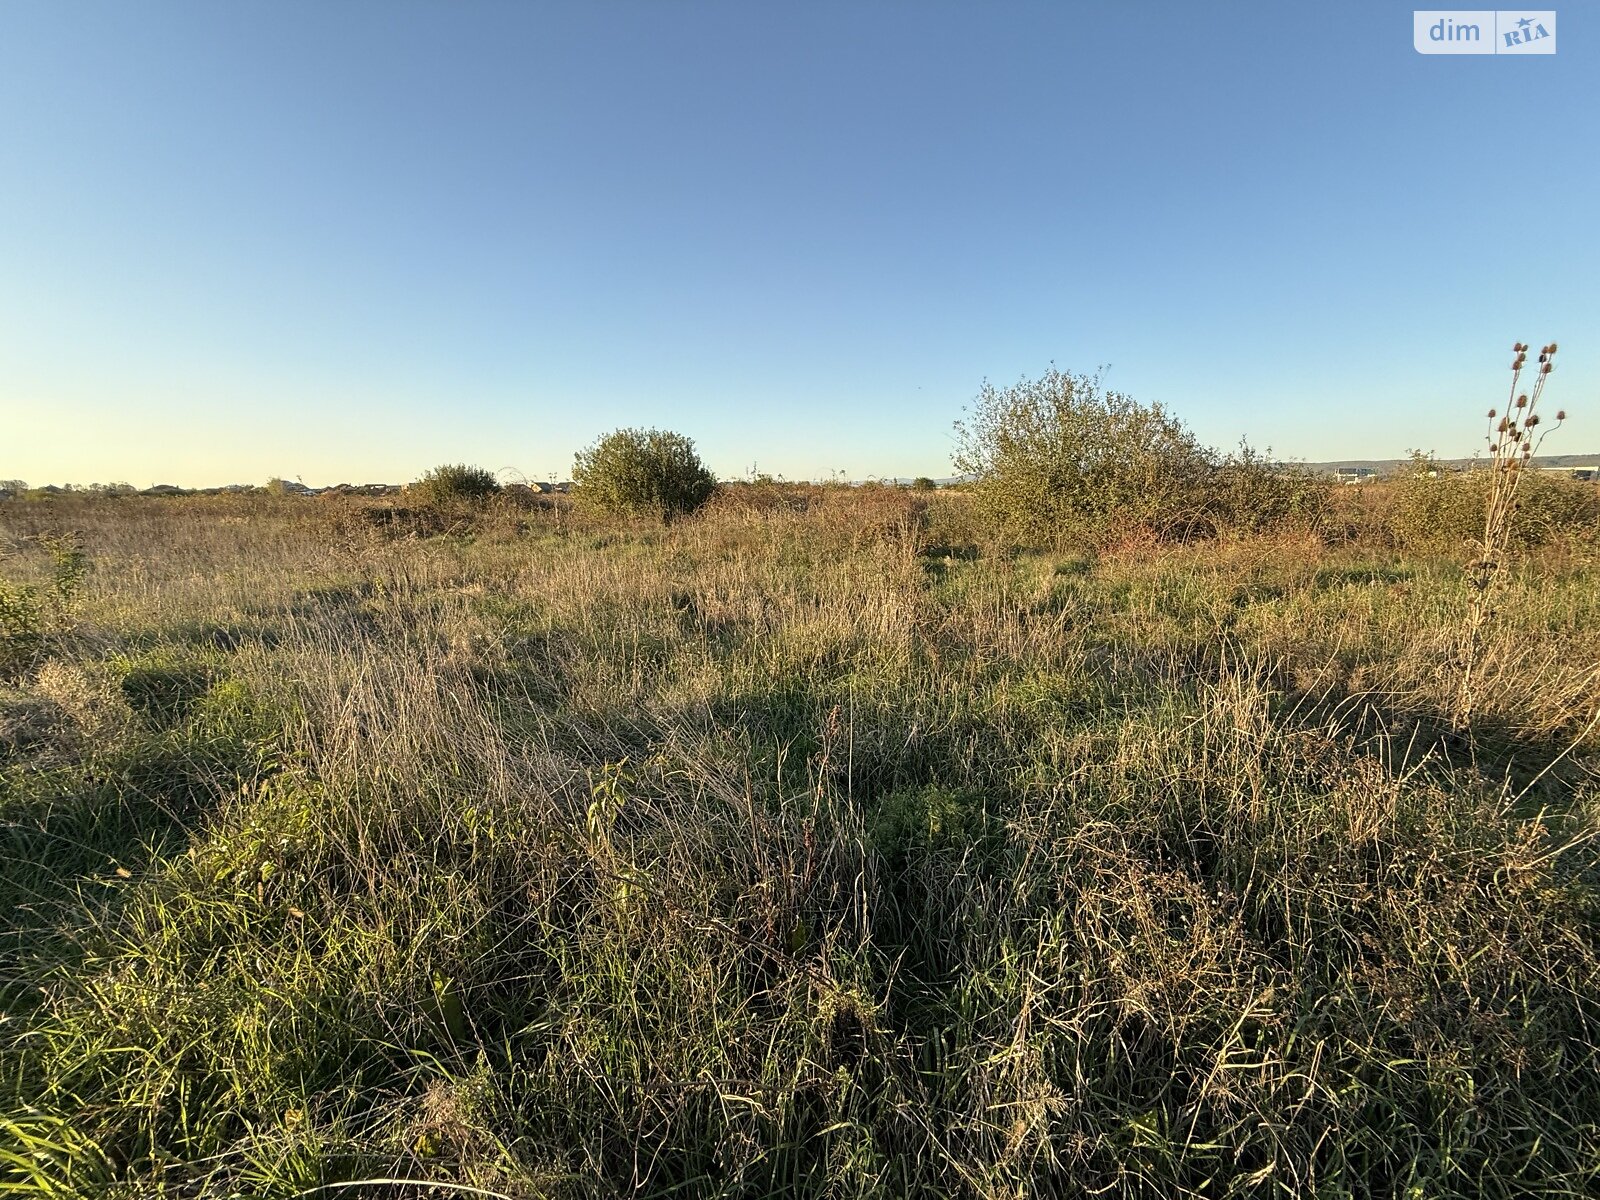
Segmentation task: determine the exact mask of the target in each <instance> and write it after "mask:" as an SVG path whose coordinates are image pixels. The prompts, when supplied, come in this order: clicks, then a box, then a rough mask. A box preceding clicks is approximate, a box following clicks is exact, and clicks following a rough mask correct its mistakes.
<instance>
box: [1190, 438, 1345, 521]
mask: <svg viewBox="0 0 1600 1200" xmlns="http://www.w3.org/2000/svg"><path fill="white" fill-rule="evenodd" d="M1207 491H1208V493H1209V496H1208V508H1209V511H1210V513H1211V518H1212V525H1213V528H1214V529H1216V530H1217V531H1218V532H1221V531H1224V530H1227V531H1230V532H1234V533H1260V532H1263V531H1264V530H1267V529H1271V528H1275V527H1281V526H1284V525H1295V524H1298V525H1303V526H1306V527H1313V526H1317V525H1319V524H1321V522H1322V520H1323V518H1324V517H1326V516H1327V514H1328V510H1329V508H1330V507H1331V504H1332V498H1333V484H1332V482H1331V481H1330V480H1329V479H1328V478H1327V477H1326V476H1321V475H1315V474H1313V473H1312V472H1311V471H1309V470H1307V469H1306V468H1304V467H1300V466H1296V465H1294V464H1284V463H1276V462H1273V461H1272V460H1271V459H1270V458H1269V457H1268V456H1267V455H1264V454H1262V453H1260V452H1259V451H1257V450H1253V449H1252V448H1251V447H1249V446H1248V445H1245V444H1244V443H1242V442H1241V443H1240V445H1239V449H1238V450H1237V451H1235V452H1234V453H1232V454H1230V455H1228V456H1227V457H1226V458H1224V459H1222V460H1221V461H1220V462H1218V463H1217V465H1216V466H1215V468H1214V469H1213V470H1212V471H1211V472H1210V476H1209V483H1208V486H1207Z"/></svg>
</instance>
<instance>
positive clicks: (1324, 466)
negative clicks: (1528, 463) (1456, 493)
mask: <svg viewBox="0 0 1600 1200" xmlns="http://www.w3.org/2000/svg"><path fill="white" fill-rule="evenodd" d="M1410 461H1411V459H1410V458H1409V457H1407V458H1341V459H1337V460H1334V461H1332V462H1313V463H1304V464H1302V465H1304V466H1306V467H1307V468H1309V469H1310V470H1313V471H1319V472H1327V473H1329V474H1331V473H1332V472H1334V471H1342V470H1349V469H1352V468H1356V467H1368V468H1370V469H1372V470H1374V471H1376V472H1377V473H1378V474H1379V475H1388V474H1392V473H1393V472H1395V471H1397V470H1399V469H1400V468H1401V467H1403V466H1405V465H1406V464H1407V463H1409V462H1410ZM1438 461H1439V463H1440V465H1441V466H1447V467H1470V466H1471V465H1472V464H1473V463H1482V462H1486V461H1487V460H1486V459H1484V458H1483V457H1482V456H1479V457H1478V458H1441V459H1439V460H1438ZM1533 465H1534V466H1535V467H1552V468H1560V467H1593V466H1597V465H1600V451H1597V452H1595V453H1593V454H1540V455H1536V456H1535V457H1534V459H1533Z"/></svg>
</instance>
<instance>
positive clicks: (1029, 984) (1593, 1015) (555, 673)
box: [0, 488, 1600, 1197]
mask: <svg viewBox="0 0 1600 1200" xmlns="http://www.w3.org/2000/svg"><path fill="white" fill-rule="evenodd" d="M1343 502H1344V501H1343V499H1342V498H1341V503H1343ZM387 511H388V510H387V507H386V506H385V505H382V504H368V503H366V502H363V501H360V500H356V499H347V500H338V501H311V500H294V499H284V500H260V499H257V500H252V501H248V502H247V501H239V500H230V499H218V500H193V501H176V502H150V501H133V502H113V501H106V502H99V503H84V504H61V505H56V506H51V505H46V504H38V505H20V504H19V505H11V506H7V507H6V509H5V510H4V512H3V513H0V521H3V522H4V525H3V534H0V536H4V537H6V538H9V539H10V547H11V551H12V552H11V554H10V555H9V556H8V557H7V558H6V560H5V570H6V573H7V574H8V575H9V576H10V577H11V578H12V579H13V580H14V581H15V582H16V583H18V584H26V583H31V584H35V585H39V584H43V583H44V582H46V581H47V578H48V564H47V562H46V560H44V559H43V558H42V556H40V555H39V554H38V553H37V551H36V549H34V548H33V545H32V543H31V542H29V540H28V539H30V538H31V537H33V536H35V535H37V534H39V533H52V532H59V531H61V530H62V529H64V528H67V527H71V528H73V529H75V530H77V531H78V532H79V533H80V534H81V536H82V539H83V545H84V547H85V549H86V550H87V552H88V554H89V556H90V561H91V563H92V568H93V569H92V571H91V574H90V575H89V577H88V579H87V580H86V581H85V587H86V590H85V593H84V595H83V598H82V602H81V606H80V607H79V609H78V610H77V612H76V613H75V621H76V623H75V624H74V625H73V626H72V627H71V628H70V629H68V630H64V631H60V632H58V633H56V634H53V635H52V636H51V638H50V639H49V641H48V644H47V645H46V647H45V651H44V654H43V657H42V658H41V659H40V661H39V662H38V663H37V664H36V665H35V666H34V667H33V668H31V669H30V671H29V672H28V674H27V675H26V677H25V678H24V679H23V680H22V681H21V682H20V684H19V686H17V687H14V688H12V689H10V690H9V691H7V692H5V693H4V695H3V699H0V712H3V714H4V721H5V723H4V724H3V725H0V731H4V732H3V740H0V837H4V839H5V845H4V847H3V850H4V853H5V861H6V863H7V871H6V873H5V876H4V878H3V880H0V903H3V904H4V906H5V910H6V911H7V912H9V913H10V914H11V916H10V917H9V919H8V924H7V925H6V926H5V927H4V928H3V929H0V932H3V933H4V935H5V937H4V941H0V1007H3V1009H4V1012H5V1014H6V1016H5V1019H4V1022H3V1023H0V1071H3V1076H0V1087H3V1088H4V1091H3V1093H0V1095H3V1100H0V1181H3V1183H4V1184H5V1185H7V1187H8V1188H9V1190H11V1191H14V1192H16V1193H18V1194H21V1195H38V1196H44V1195H84V1196H91V1195H92V1196H101V1195H108V1194H118V1195H124V1196H163V1195H164V1196H233V1195H239V1196H262V1197H266V1196H273V1197H279V1196H282V1197H288V1196H295V1195H302V1194H305V1193H306V1192H307V1191H309V1190H310V1189H314V1188H318V1187H324V1186H326V1185H332V1184H337V1183H339V1182H341V1181H348V1180H363V1179H387V1180H394V1179H409V1180H422V1181H431V1182H433V1183H438V1184H444V1183H453V1184H461V1185H467V1186H471V1187H476V1188H480V1189H484V1190H487V1191H489V1192H493V1193H496V1194H499V1195H504V1196H517V1197H524V1196H526V1197H535V1196H538V1197H544V1196H573V1197H577V1196H595V1197H600V1196H612V1195H618V1194H632V1195H639V1196H667V1195H695V1196H728V1197H734V1196H741V1197H757V1196H776V1195H818V1196H824V1195H826V1196H888V1195H961V1196H974V1197H978V1196H982V1197H1002V1196H1004V1197H1016V1196H1024V1195H1071V1194H1090V1193H1094V1194H1107V1195H1124V1196H1162V1197H1166V1196H1181V1195H1193V1196H1208V1197H1211V1196H1219V1197H1220V1196H1245V1195H1251V1196H1254V1195H1261V1194H1270V1193H1271V1192H1272V1191H1274V1190H1275V1191H1277V1192H1279V1193H1285V1194H1297V1195H1298V1194H1305V1195H1325V1196H1341V1197H1342V1196H1352V1195H1385V1196H1388V1195H1395V1196H1399V1195H1406V1196H1452V1195H1453V1196H1512V1195H1541V1196H1548V1195H1573V1196H1578V1195H1586V1194H1591V1193H1592V1191H1593V1190H1594V1188H1595V1187H1596V1185H1597V1173H1600V1073H1597V1070H1596V1067H1597V1063H1596V1033H1597V1018H1600V947H1597V946H1596V944H1595V936H1594V930H1595V928H1596V925H1595V920H1594V919H1595V916H1596V912H1595V891H1594V888H1595V882H1596V866H1597V863H1596V858H1595V854H1594V842H1593V834H1594V831H1595V819H1596V817H1597V815H1600V812H1597V805H1596V801H1597V799H1600V789H1597V776H1596V771H1597V766H1600V739H1597V738H1596V736H1595V733H1594V730H1593V727H1592V724H1591V717H1592V714H1593V712H1594V709H1595V705H1596V703H1597V702H1600V678H1597V675H1596V672H1595V669H1594V664H1595V663H1597V662H1600V590H1597V588H1596V586H1595V581H1596V578H1597V572H1600V565H1597V564H1596V563H1595V562H1594V560H1593V558H1592V556H1591V552H1590V551H1589V550H1588V549H1586V548H1585V547H1584V546H1583V545H1582V544H1579V543H1568V544H1565V545H1564V546H1563V547H1561V548H1560V549H1559V551H1556V550H1551V551H1549V552H1548V553H1547V555H1546V557H1544V558H1540V559H1530V560H1529V561H1527V562H1526V563H1525V565H1524V567H1523V569H1522V570H1521V572H1520V573H1516V572H1512V573H1508V578H1507V580H1506V581H1505V583H1504V585H1503V587H1504V588H1505V591H1504V592H1503V593H1502V597H1503V598H1502V606H1501V611H1502V614H1503V618H1502V619H1501V620H1498V621H1497V622H1495V623H1494V625H1493V626H1492V627H1490V628H1489V629H1488V630H1487V631H1486V632H1485V634H1484V639H1485V640H1484V654H1483V657H1482V659H1481V667H1480V674H1479V677H1478V678H1479V683H1480V686H1481V689H1482V702H1481V703H1480V704H1479V705H1477V706H1476V708H1475V712H1474V725H1473V728H1472V730H1471V731H1470V737H1462V736H1456V735H1452V734H1451V733H1450V732H1449V731H1448V726H1449V717H1450V713H1451V709H1452V704H1453V691H1452V687H1453V680H1452V678H1451V677H1450V674H1449V672H1448V670H1446V669H1445V663H1446V660H1447V658H1448V654H1449V652H1450V649H1451V647H1452V646H1453V645H1454V644H1455V643H1454V641H1453V637H1454V630H1455V629H1456V628H1457V626H1458V624H1459V621H1460V619H1461V616H1462V614H1463V611H1464V605H1465V603H1466V601H1465V598H1464V592H1463V589H1462V588H1461V586H1460V573H1461V564H1460V563H1459V562H1458V561H1455V560H1452V559H1450V558H1446V557H1441V558H1430V557H1423V556H1420V555H1416V554H1410V555H1402V554H1399V553H1398V552H1396V551H1393V550H1391V549H1387V548H1385V547H1384V546H1382V545H1379V544H1375V542H1376V539H1373V538H1366V539H1364V540H1363V541H1358V542H1357V543H1355V544H1350V545H1343V546H1340V547H1338V548H1330V547H1329V546H1328V545H1327V544H1325V540H1324V539H1322V538H1318V537H1314V536H1312V535H1310V534H1306V535H1297V536H1293V537H1282V538H1275V539H1264V538H1251V539H1234V540H1226V541H1209V542H1205V543H1197V544H1194V545H1189V546H1179V547H1170V548H1165V549H1160V548H1156V549H1151V548H1142V549H1141V548H1136V547H1129V548H1128V549H1126V550H1125V551H1123V552H1120V553H1112V554H1105V555H1099V556H1083V557H1078V556H1072V555H1061V554H1058V555H1048V556H1041V555H1031V554H1020V555H1019V554H1012V553H1005V552H1001V551H1000V550H999V549H997V548H993V547H986V546H985V545H984V543H983V540H982V539H981V537H979V536H977V534H976V532H975V531H974V529H973V527H972V526H971V524H970V514H969V513H968V512H967V509H966V506H965V505H964V502H963V500H962V499H961V498H960V497H958V496H957V497H952V496H944V495H940V496H935V497H932V498H929V497H926V496H915V495H912V494H910V493H905V492H900V491H897V490H894V489H882V490H880V491H877V492H865V493H863V492H849V491H845V490H843V489H811V490H801V489H781V488H775V489H770V490H769V491H762V490H761V489H749V490H741V491H739V492H734V493H730V494H728V495H727V496H724V497H722V498H719V499H718V500H717V501H715V502H714V503H713V504H712V505H711V506H710V507H709V508H708V510H707V511H705V512H703V513H702V514H701V515H700V516H698V517H696V518H695V519H693V520H690V521H685V522H682V523H679V524H675V525H674V526H673V527H672V528H671V529H669V530H662V529H660V528H659V527H653V526H648V525H637V526H630V525H626V524H616V523H609V522H604V521H600V520H598V519H596V518H594V517H592V516H591V515H588V514H585V513H584V512H583V511H582V510H581V509H572V508H570V507H562V508H555V507H547V508H539V509H518V508H515V507H514V506H510V505H498V506H491V507H490V508H489V509H488V510H485V511H484V512H481V513H475V514H473V515H472V516H471V517H470V519H465V520H463V521H462V522H461V523H459V524H457V525H455V526H454V527H452V526H450V525H448V524H445V525H443V526H441V525H439V524H437V523H435V522H434V521H433V520H432V518H430V517H429V516H427V515H426V514H421V513H413V514H408V515H407V516H406V517H405V518H403V519H395V518H393V517H391V516H386V515H385V513H386V512H387ZM1586 731H1587V732H1586ZM323 1194H341V1192H340V1191H338V1190H335V1191H334V1192H332V1193H323ZM342 1194H347V1195H362V1194H364V1195H410V1194H423V1193H421V1192H418V1191H416V1189H415V1188H411V1189H408V1188H406V1187H404V1186H402V1185H399V1184H394V1183H388V1184H382V1185H376V1184H374V1185H370V1186H367V1187H365V1188H348V1189H344V1190H343V1192H342ZM440 1194H447V1193H440Z"/></svg>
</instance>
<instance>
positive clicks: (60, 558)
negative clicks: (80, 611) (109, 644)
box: [0, 533, 89, 679]
mask: <svg viewBox="0 0 1600 1200" xmlns="http://www.w3.org/2000/svg"><path fill="white" fill-rule="evenodd" d="M38 540H39V544H40V545H41V546H43V547H44V549H45V552H46V553H47V554H49V556H50V566H51V569H50V586H49V588H48V589H47V590H45V591H43V592H41V591H40V590H39V589H38V588H36V587H30V586H26V585H21V584H13V583H9V582H7V581H6V580H4V579H0V679H15V678H17V677H18V676H20V675H22V674H23V673H24V672H26V671H27V670H29V669H30V668H31V667H32V666H33V665H34V664H35V663H36V662H37V661H38V659H39V656H40V654H41V653H42V652H43V650H44V646H45V642H46V639H47V638H49V637H50V636H52V635H54V634H59V633H63V632H65V631H66V630H67V629H68V628H69V627H70V625H71V618H72V611H73V609H74V608H75V607H76V606H77V601H78V592H79V590H80V589H81V588H82V586H83V577H84V575H85V574H86V573H87V572H88V569H89V560H88V556H87V555H85V554H84V552H83V546H82V544H81V543H80V542H79V540H78V538H77V536H76V535H75V534H70V533H69V534H62V535H60V536H56V537H44V536H41V537H40V538H39V539H38Z"/></svg>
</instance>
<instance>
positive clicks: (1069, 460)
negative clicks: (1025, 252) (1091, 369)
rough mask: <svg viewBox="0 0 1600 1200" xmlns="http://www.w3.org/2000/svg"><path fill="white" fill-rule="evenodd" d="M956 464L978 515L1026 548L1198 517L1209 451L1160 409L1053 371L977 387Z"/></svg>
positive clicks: (1184, 526) (1160, 527)
mask: <svg viewBox="0 0 1600 1200" xmlns="http://www.w3.org/2000/svg"><path fill="white" fill-rule="evenodd" d="M955 434H956V452H955V454H954V456H953V460H954V462H955V466H956V469H957V470H958V471H960V472H961V473H963V474H966V475H971V476H973V477H975V480H976V482H975V484H974V487H973V490H974V492H975V493H976V496H977V500H978V503H979V505H980V506H981V508H982V509H983V511H984V512H985V514H986V515H987V516H988V517H989V518H990V519H991V520H992V521H993V522H994V523H995V525H996V526H997V528H998V529H999V530H1000V531H1002V533H1004V534H1005V535H1006V536H1009V537H1012V538H1015V539H1017V540H1019V541H1021V542H1023V543H1026V544H1029V545H1045V546H1057V547H1060V546H1064V545H1068V544H1072V543H1075V542H1090V543H1094V542H1098V541H1103V540H1106V539H1108V538H1110V537H1112V536H1115V535H1117V534H1119V533H1125V532H1127V531H1129V530H1131V529H1134V528H1138V527H1143V528H1145V529H1147V530H1149V531H1151V532H1154V533H1156V534H1157V535H1158V536H1172V535H1175V534H1176V535H1180V536H1181V535H1183V534H1186V533H1188V532H1191V531H1192V530H1193V528H1194V527H1195V526H1196V525H1197V524H1201V523H1203V522H1204V520H1205V517H1204V513H1205V509H1206V489H1207V483H1208V477H1209V475H1210V473H1211V469H1212V465H1213V463H1212V456H1211V454H1210V453H1209V452H1208V451H1207V450H1206V449H1205V448H1204V447H1203V446H1201V445H1200V443H1199V442H1198V441H1196V440H1195V437H1194V435H1193V434H1192V433H1190V432H1189V430H1188V429H1187V428H1186V427H1185V426H1184V424H1183V423H1182V422H1181V421H1179V420H1178V419H1177V418H1176V417H1174V416H1173V415H1171V414H1170V413H1168V412H1167V411H1166V409H1164V408H1162V407H1161V406H1160V405H1159V404H1155V405H1143V404H1140V403H1138V402H1137V401H1135V400H1133V399H1132V398H1131V397H1129V396H1126V395H1124V394H1123V393H1121V392H1110V391H1107V390H1106V389H1105V388H1104V387H1103V386H1102V385H1101V382H1100V378H1099V376H1094V375H1072V374H1068V373H1067V372H1064V371H1061V370H1059V369H1057V368H1056V367H1054V366H1052V367H1051V368H1050V370H1049V371H1047V372H1045V374H1044V375H1042V376H1041V377H1040V378H1038V379H1027V378H1023V379H1022V380H1020V381H1019V382H1018V383H1016V384H1014V385H1012V386H1011V387H1008V388H1004V389H1001V388H996V387H995V386H994V385H993V384H990V383H987V382H985V383H984V385H983V390H982V391H981V392H979V394H978V397H977V400H976V401H975V402H974V406H973V409H972V413H971V416H970V418H969V419H968V420H965V421H958V422H956V427H955Z"/></svg>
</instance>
